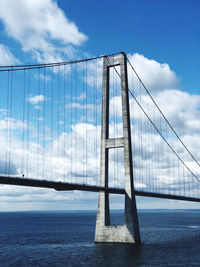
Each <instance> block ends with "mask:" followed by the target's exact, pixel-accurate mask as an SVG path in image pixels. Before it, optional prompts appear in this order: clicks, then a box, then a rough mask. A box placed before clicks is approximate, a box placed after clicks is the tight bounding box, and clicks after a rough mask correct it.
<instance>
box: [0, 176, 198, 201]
mask: <svg viewBox="0 0 200 267" xmlns="http://www.w3.org/2000/svg"><path fill="white" fill-rule="evenodd" d="M0 184H7V185H19V186H29V187H41V188H51V189H55V190H57V191H70V190H80V191H90V192H99V191H106V192H108V193H111V194H125V190H124V189H123V188H114V187H109V188H107V187H103V186H96V185H87V184H75V183H64V182H55V181H48V180H39V179H30V178H19V177H7V176H0ZM135 195H136V196H143V197H154V198H165V199H175V200H183V201H192V202H200V198H194V197H186V196H177V195H171V194H162V193H154V192H144V191H138V190H135Z"/></svg>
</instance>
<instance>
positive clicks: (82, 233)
mask: <svg viewBox="0 0 200 267" xmlns="http://www.w3.org/2000/svg"><path fill="white" fill-rule="evenodd" d="M95 221H96V211H56V212H53V211H51V212H50V211H48V212H47V211H40V212H35V211H34V212H0V266H1V267H4V266H14V267H25V266H27V267H30V266H37V267H38V266H42V267H44V266H48V267H51V266H153V267H156V266H159V267H160V266H200V210H139V222H140V231H141V238H142V244H141V245H140V246H134V245H125V244H105V243H104V244H95V243H94V233H95ZM122 221H123V213H122V211H114V212H113V213H112V223H114V224H120V223H122Z"/></svg>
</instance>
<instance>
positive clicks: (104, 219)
mask: <svg viewBox="0 0 200 267" xmlns="http://www.w3.org/2000/svg"><path fill="white" fill-rule="evenodd" d="M115 66H120V77H121V100H122V122H123V136H122V137H120V138H111V139H110V138H109V79H110V77H109V72H110V71H109V70H110V68H111V67H115ZM119 147H120V148H123V149H124V171H125V192H126V194H125V208H124V225H121V226H114V225H110V208H109V194H108V193H107V192H104V191H102V192H100V193H99V202H98V213H97V220H96V231H95V242H115V243H140V230H139V222H138V215H137V208H136V200H135V195H134V184H133V164H132V148H131V129H130V111H129V98H128V79H127V65H126V55H125V54H124V53H120V54H118V55H115V56H109V57H105V58H104V61H103V91H102V121H101V162H100V185H101V186H104V187H108V179H109V172H108V161H109V150H110V149H115V148H119Z"/></svg>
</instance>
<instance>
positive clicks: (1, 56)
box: [0, 44, 19, 66]
mask: <svg viewBox="0 0 200 267" xmlns="http://www.w3.org/2000/svg"><path fill="white" fill-rule="evenodd" d="M18 63H19V60H18V59H17V58H16V57H15V56H14V55H13V54H12V53H11V52H10V50H9V48H8V47H7V46H5V45H3V44H0V65H4V66H5V65H14V64H18Z"/></svg>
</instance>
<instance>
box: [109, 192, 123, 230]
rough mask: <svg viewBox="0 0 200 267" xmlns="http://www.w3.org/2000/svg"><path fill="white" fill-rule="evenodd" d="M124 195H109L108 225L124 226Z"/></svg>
mask: <svg viewBox="0 0 200 267" xmlns="http://www.w3.org/2000/svg"><path fill="white" fill-rule="evenodd" d="M124 201H125V196H124V195H118V194H109V205H110V225H114V226H117V225H123V224H124Z"/></svg>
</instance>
